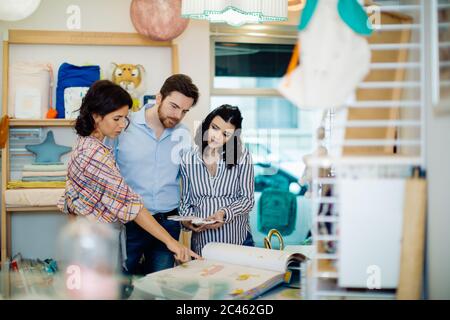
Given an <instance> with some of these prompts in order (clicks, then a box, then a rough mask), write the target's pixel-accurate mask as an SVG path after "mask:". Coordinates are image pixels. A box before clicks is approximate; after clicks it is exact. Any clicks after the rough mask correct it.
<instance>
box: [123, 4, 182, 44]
mask: <svg viewBox="0 0 450 320" xmlns="http://www.w3.org/2000/svg"><path fill="white" fill-rule="evenodd" d="M130 14H131V21H132V22H133V25H134V28H135V29H136V31H137V32H139V33H140V34H142V35H144V36H147V37H149V38H150V39H152V40H156V41H168V40H172V39H174V38H176V37H178V36H179V35H180V34H181V33H182V32H183V31H184V29H186V27H187V25H188V23H189V19H184V18H182V17H181V0H133V1H132V2H131V8H130Z"/></svg>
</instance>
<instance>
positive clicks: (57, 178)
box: [22, 176, 66, 182]
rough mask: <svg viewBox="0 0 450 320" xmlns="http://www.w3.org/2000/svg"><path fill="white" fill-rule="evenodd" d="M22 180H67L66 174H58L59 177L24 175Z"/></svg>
mask: <svg viewBox="0 0 450 320" xmlns="http://www.w3.org/2000/svg"><path fill="white" fill-rule="evenodd" d="M22 181H24V182H29V181H42V182H44V181H45V182H48V181H66V176H57V177H23V178H22Z"/></svg>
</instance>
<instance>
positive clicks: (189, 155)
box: [179, 147, 255, 254]
mask: <svg viewBox="0 0 450 320" xmlns="http://www.w3.org/2000/svg"><path fill="white" fill-rule="evenodd" d="M198 150H199V149H198V147H194V148H193V149H191V150H189V151H187V152H185V153H184V154H183V156H182V159H181V170H180V171H181V179H182V184H183V185H182V192H181V204H180V209H179V211H180V215H183V216H187V215H194V216H197V217H201V218H206V217H208V216H210V215H212V214H214V213H215V212H217V211H218V210H220V209H223V210H224V211H225V223H224V225H223V226H222V227H220V228H219V229H206V230H204V231H201V232H193V233H192V239H191V241H192V249H193V250H194V251H195V252H197V253H198V254H201V251H202V248H203V247H204V246H205V245H206V244H207V243H209V242H224V243H232V244H239V245H240V244H242V243H243V242H244V240H245V238H246V236H247V232H249V231H250V225H249V213H250V211H251V209H252V208H253V206H254V204H255V198H254V189H255V178H254V169H253V162H252V158H251V155H250V153H249V152H248V150H246V149H245V148H244V149H243V150H242V154H241V158H240V160H239V161H238V164H237V165H235V166H233V167H232V168H231V169H227V166H226V164H225V161H224V160H223V158H221V159H220V160H219V162H218V165H217V173H216V175H215V176H214V177H213V176H211V175H210V174H209V172H208V169H207V168H206V165H205V163H204V162H203V160H202V158H201V156H200V153H199V151H198Z"/></svg>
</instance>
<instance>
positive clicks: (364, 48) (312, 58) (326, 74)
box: [278, 0, 371, 109]
mask: <svg viewBox="0 0 450 320" xmlns="http://www.w3.org/2000/svg"><path fill="white" fill-rule="evenodd" d="M307 3H308V4H309V6H310V7H308V5H307V6H306V7H305V13H306V16H305V19H306V22H301V23H300V25H299V29H300V32H299V44H298V46H299V48H300V49H299V60H300V65H299V66H298V67H297V68H296V69H295V70H294V71H292V72H290V73H288V74H287V75H286V76H285V77H284V78H283V80H282V81H281V84H280V86H279V88H278V89H279V91H280V93H281V94H282V95H284V96H285V97H286V98H287V99H289V100H290V101H291V102H292V103H294V104H295V105H297V106H298V107H299V108H302V109H328V108H339V107H343V106H345V104H346V101H347V99H348V98H349V97H350V96H351V95H352V93H353V92H354V91H355V89H356V87H357V85H358V84H359V83H360V82H361V81H362V80H363V79H364V77H365V76H366V75H367V73H368V72H369V69H370V58H371V54H370V48H369V45H368V43H367V40H366V39H365V38H364V37H362V36H360V35H358V34H357V33H355V31H354V29H356V30H359V29H361V30H364V28H363V27H362V24H365V25H367V18H366V19H365V21H362V20H361V19H353V20H348V19H347V20H348V23H346V22H345V21H344V20H343V19H342V18H341V16H340V15H339V12H338V0H327V1H311V2H310V1H308V2H307ZM341 10H342V7H341ZM359 16H360V17H361V15H359ZM302 20H303V21H305V20H304V17H303V15H302ZM349 24H350V25H351V26H352V27H351V28H350V27H349Z"/></svg>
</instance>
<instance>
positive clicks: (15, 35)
mask: <svg viewBox="0 0 450 320" xmlns="http://www.w3.org/2000/svg"><path fill="white" fill-rule="evenodd" d="M4 39H5V40H4V41H3V78H2V79H3V89H2V93H3V96H2V97H3V98H2V115H6V114H7V113H8V81H9V65H10V57H9V56H10V45H11V44H13V45H80V46H86V47H87V48H89V47H90V46H130V47H131V46H132V47H168V48H170V49H171V64H172V68H171V71H172V74H175V73H178V72H179V71H178V68H179V62H178V48H177V45H176V44H174V43H172V42H171V41H165V42H163V41H151V40H149V39H148V38H146V37H144V36H142V35H139V34H137V33H115V32H75V31H43V30H9V31H8V34H7V35H6V36H4ZM53 107H54V106H53ZM73 125H74V120H67V119H42V120H34V119H10V122H9V127H10V128H12V127H24V128H26V127H67V128H70V127H73ZM9 162H10V158H9V141H7V142H6V145H5V149H4V150H3V151H2V177H1V179H2V180H1V181H2V186H1V188H2V204H1V239H0V240H1V241H0V244H1V246H0V247H1V261H6V260H7V258H8V257H9V256H10V255H11V229H10V228H11V214H13V213H18V212H24V213H36V214H39V213H42V212H57V208H56V206H46V207H17V208H6V203H5V192H6V186H7V185H8V182H9V178H10V167H9Z"/></svg>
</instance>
